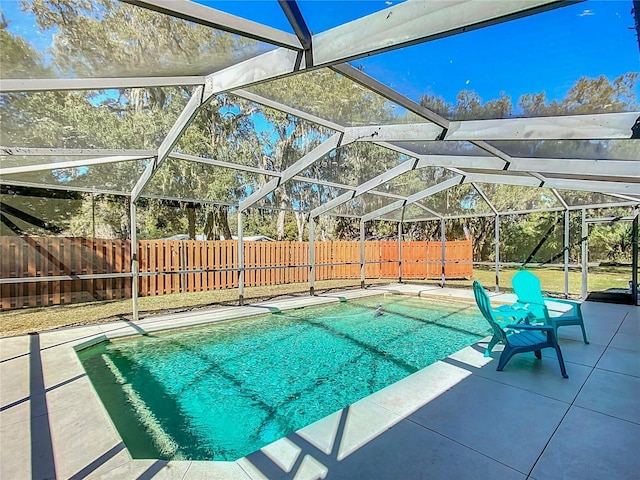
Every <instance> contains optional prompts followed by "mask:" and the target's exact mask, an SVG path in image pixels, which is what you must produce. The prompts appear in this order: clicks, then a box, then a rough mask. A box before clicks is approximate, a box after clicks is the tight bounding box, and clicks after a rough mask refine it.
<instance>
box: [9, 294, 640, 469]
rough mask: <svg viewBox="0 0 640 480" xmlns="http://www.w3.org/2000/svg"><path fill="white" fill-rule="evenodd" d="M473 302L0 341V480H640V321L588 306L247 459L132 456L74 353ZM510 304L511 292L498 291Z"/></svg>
mask: <svg viewBox="0 0 640 480" xmlns="http://www.w3.org/2000/svg"><path fill="white" fill-rule="evenodd" d="M385 292H387V293H403V294H413V295H420V296H421V297H425V298H427V299H428V298H431V297H444V298H448V299H451V300H459V301H465V302H471V301H473V293H472V291H471V290H459V289H447V288H445V289H441V288H438V287H430V286H417V285H405V284H402V285H390V286H384V287H383V286H375V287H370V288H369V289H367V290H350V291H344V292H338V293H334V294H329V295H322V296H317V297H304V298H297V299H293V300H280V301H273V302H263V303H260V304H255V305H251V306H245V307H228V308H220V309H215V310H210V311H198V312H188V313H182V314H177V315H167V316H157V317H150V318H146V319H143V320H140V321H139V322H136V323H135V324H134V323H133V322H115V323H111V324H103V325H95V326H86V327H78V328H68V329H62V330H56V331H51V332H43V333H40V334H37V335H29V336H20V337H11V338H3V339H0V478H2V479H3V480H4V479H12V480H13V479H28V478H36V479H41V478H60V479H63V478H64V479H67V478H74V479H81V478H105V479H107V478H114V479H133V478H139V479H148V478H156V479H161V478H170V479H174V478H175V479H198V478H206V479H225V480H226V479H245V480H246V479H263V478H268V479H275V478H283V479H285V478H287V479H288V478H291V479H294V478H295V479H314V478H340V479H356V478H367V479H421V478H430V479H431V478H435V479H438V478H442V479H469V478H479V479H485V478H500V479H510V478H513V479H525V478H532V479H537V480H543V479H559V478H567V479H590V478H593V479H596V478H597V479H598V480H600V479H602V478H615V479H626V478H629V479H631V478H636V476H637V474H638V472H639V471H640V455H639V452H640V309H639V308H638V307H633V306H630V305H613V304H604V303H593V302H586V303H584V304H583V307H582V308H583V313H584V317H585V325H586V328H587V333H588V335H589V339H590V341H591V343H590V344H589V345H585V344H584V343H582V341H581V333H580V329H579V327H563V328H561V329H560V331H559V334H560V345H561V347H562V351H563V354H564V357H565V363H566V366H567V372H568V374H569V379H566V380H565V379H563V378H562V377H561V376H560V371H559V368H558V362H557V360H556V358H555V354H554V352H552V351H551V350H547V351H543V359H542V360H541V361H540V360H536V359H535V357H534V356H533V354H522V355H517V356H516V357H514V358H513V359H512V360H511V361H510V362H509V364H508V365H507V366H506V367H505V369H504V371H503V372H496V371H495V366H496V361H495V360H496V359H497V357H498V356H499V348H496V351H494V354H493V355H492V358H484V356H483V348H484V346H486V342H479V343H478V344H475V345H472V346H470V347H467V348H465V349H463V350H461V351H459V352H457V353H455V354H453V355H451V356H449V357H447V358H446V359H444V360H442V361H440V362H437V363H435V364H434V365H431V366H429V367H427V368H425V369H423V370H421V371H419V372H417V373H415V374H413V375H411V376H409V377H407V378H405V379H403V380H401V381H400V382H397V383H395V384H393V385H391V386H389V387H387V388H385V389H383V390H381V391H379V392H376V393H374V394H373V395H370V396H369V397H366V398H364V399H362V400H360V401H358V402H356V403H355V404H353V405H351V406H349V407H347V408H345V409H343V410H341V411H339V412H336V413H334V414H333V415H330V416H328V417H326V418H324V419H322V420H320V421H318V422H316V423H314V424H312V425H310V426H308V427H305V428H303V429H301V430H299V431H298V432H295V433H293V434H291V435H289V436H288V437H286V438H284V439H281V440H278V441H276V442H274V443H272V444H270V445H268V446H266V447H264V448H262V449H261V450H260V451H258V452H255V453H253V454H251V455H248V456H247V457H244V458H243V459H240V460H238V461H237V462H201V461H175V462H173V461H172V462H166V461H160V460H132V459H131V457H130V455H129V453H128V451H127V449H126V447H125V446H124V444H123V443H122V440H121V439H120V437H119V435H118V433H117V432H116V430H115V428H114V427H113V425H112V423H111V420H110V419H109V417H108V415H107V413H106V411H105V410H104V408H103V406H102V404H101V402H100V400H99V398H98V397H97V395H96V393H95V391H94V390H93V387H92V385H91V383H90V381H89V379H88V378H87V376H86V374H85V373H84V370H83V368H82V366H81V364H80V362H79V360H78V357H77V355H76V350H75V349H76V348H78V347H79V346H82V345H83V344H87V343H92V342H95V341H96V340H97V339H100V338H103V339H104V338H116V337H120V336H129V335H136V334H144V333H148V332H154V331H160V330H167V329H175V328H183V327H187V326H191V325H198V324H206V323H212V322H215V321H221V320H226V319H231V318H241V317H247V316H254V315H260V314H262V313H269V311H273V310H274V309H278V310H286V309H290V308H300V307H302V306H311V305H315V304H321V303H326V302H335V301H339V300H340V299H342V298H344V299H348V298H355V297H360V296H363V295H374V294H380V293H385ZM492 300H493V301H494V302H495V303H498V302H504V303H510V302H511V301H512V297H511V296H510V295H508V294H500V295H496V294H492Z"/></svg>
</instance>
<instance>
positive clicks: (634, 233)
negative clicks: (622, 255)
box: [631, 207, 640, 305]
mask: <svg viewBox="0 0 640 480" xmlns="http://www.w3.org/2000/svg"><path fill="white" fill-rule="evenodd" d="M639 215H640V209H639V208H638V207H636V208H635V209H634V211H633V226H632V227H631V228H632V230H631V255H632V259H631V268H632V270H631V303H632V304H633V305H638V216H639Z"/></svg>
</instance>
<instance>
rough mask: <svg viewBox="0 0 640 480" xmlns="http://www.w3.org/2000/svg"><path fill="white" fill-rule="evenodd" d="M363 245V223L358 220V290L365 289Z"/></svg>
mask: <svg viewBox="0 0 640 480" xmlns="http://www.w3.org/2000/svg"><path fill="white" fill-rule="evenodd" d="M364 249H365V243H364V222H363V221H362V220H360V288H365V279H366V272H365V268H366V263H365V250H364Z"/></svg>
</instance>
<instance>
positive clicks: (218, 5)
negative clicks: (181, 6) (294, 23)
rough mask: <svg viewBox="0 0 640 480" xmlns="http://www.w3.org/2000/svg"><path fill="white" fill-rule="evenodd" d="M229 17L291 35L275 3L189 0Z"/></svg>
mask: <svg viewBox="0 0 640 480" xmlns="http://www.w3.org/2000/svg"><path fill="white" fill-rule="evenodd" d="M191 1H192V2H194V3H199V4H201V5H205V6H207V7H211V8H215V9H216V10H220V11H222V12H225V13H229V14H231V15H236V16H238V17H242V18H246V19H247V20H251V21H253V22H257V23H261V24H263V25H268V26H269V27H273V28H277V29H278V30H282V31H285V32H288V33H291V34H293V28H292V27H291V24H290V23H289V20H287V17H286V16H285V14H284V12H283V11H282V8H280V5H278V2H276V1H265V0H242V1H241V2H240V1H238V0H191Z"/></svg>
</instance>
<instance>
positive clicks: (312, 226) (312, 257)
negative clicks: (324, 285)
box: [309, 215, 316, 297]
mask: <svg viewBox="0 0 640 480" xmlns="http://www.w3.org/2000/svg"><path fill="white" fill-rule="evenodd" d="M315 289H316V221H315V219H314V218H313V217H312V216H311V215H309V295H311V296H312V297H313V296H314V295H315Z"/></svg>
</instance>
